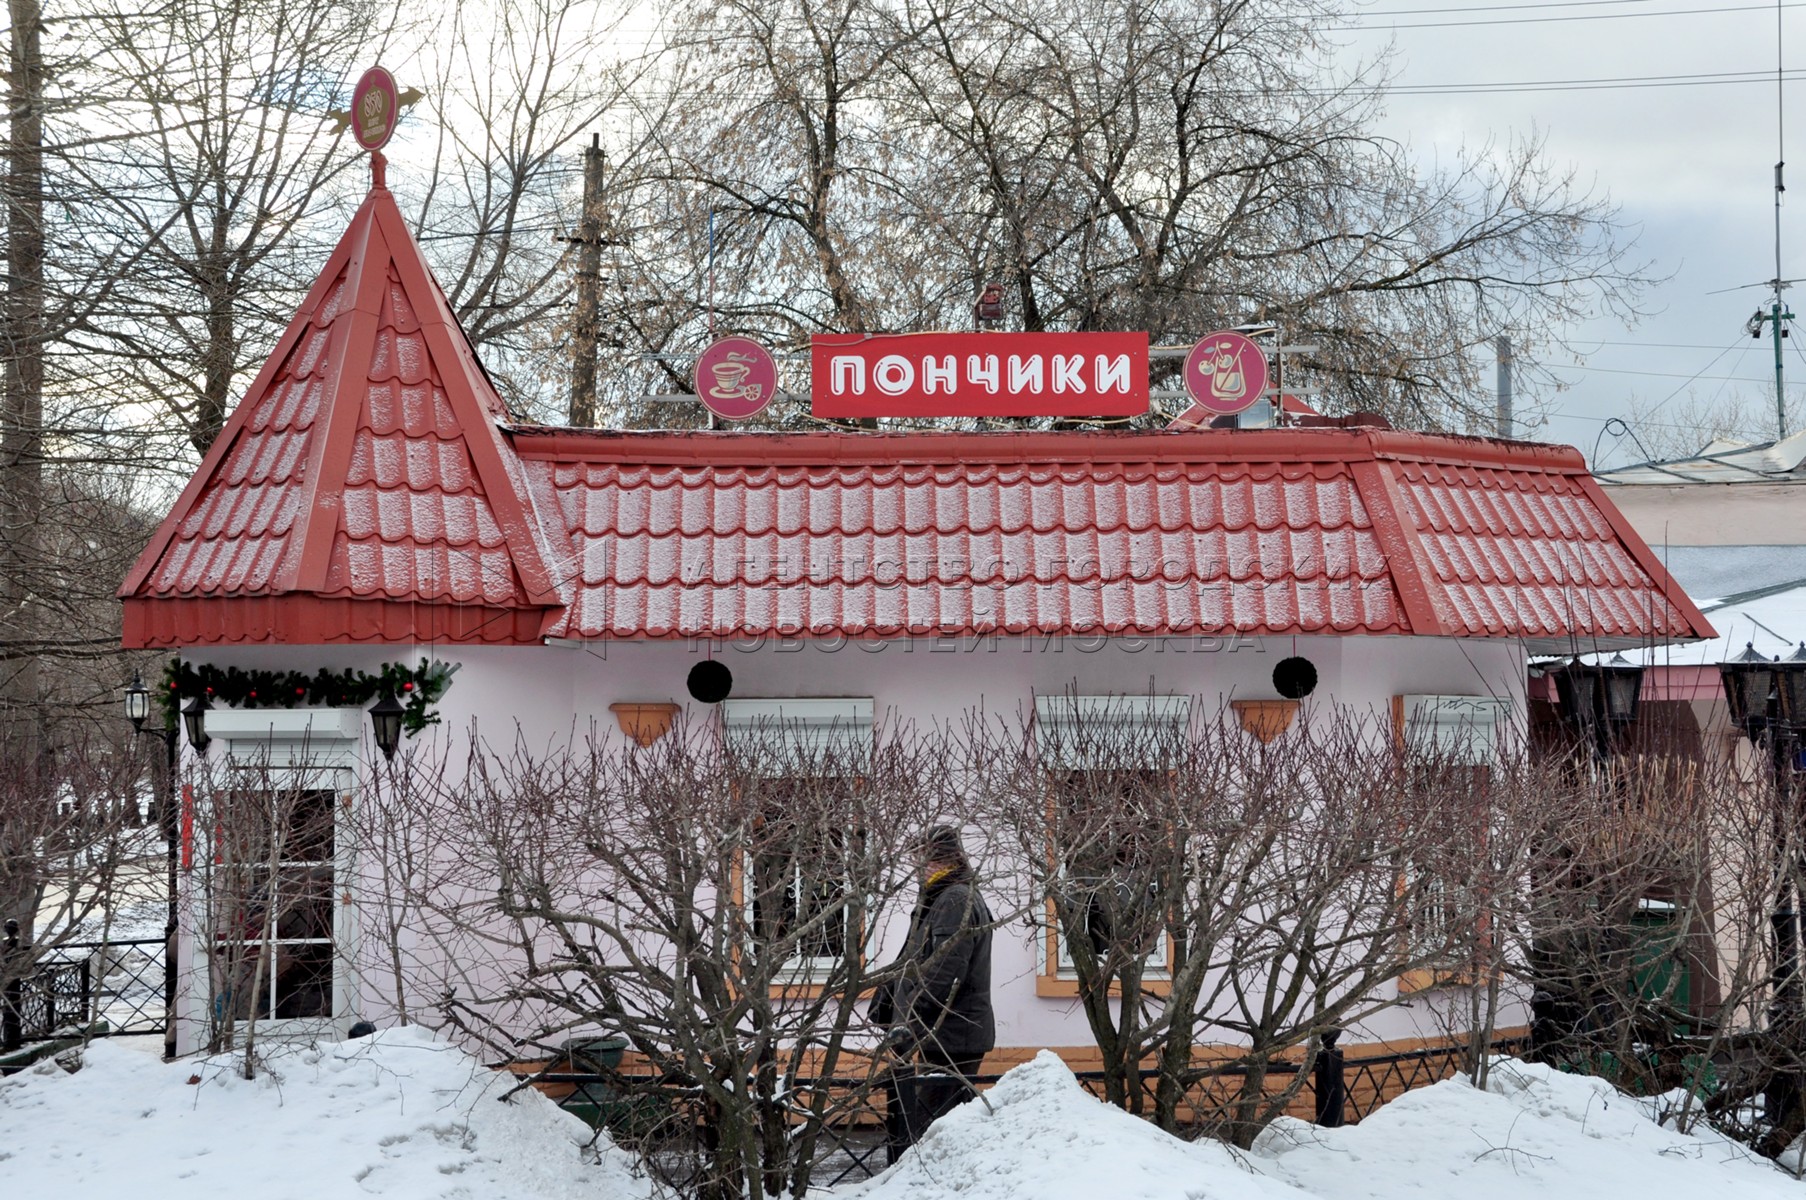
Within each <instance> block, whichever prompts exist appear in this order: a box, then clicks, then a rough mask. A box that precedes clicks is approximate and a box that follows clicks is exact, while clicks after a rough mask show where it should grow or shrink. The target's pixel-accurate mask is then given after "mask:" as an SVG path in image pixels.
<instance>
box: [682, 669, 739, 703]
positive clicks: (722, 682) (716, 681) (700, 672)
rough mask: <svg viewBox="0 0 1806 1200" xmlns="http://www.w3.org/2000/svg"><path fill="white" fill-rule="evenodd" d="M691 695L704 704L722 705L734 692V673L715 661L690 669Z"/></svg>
mask: <svg viewBox="0 0 1806 1200" xmlns="http://www.w3.org/2000/svg"><path fill="white" fill-rule="evenodd" d="M689 687H690V695H691V696H693V697H695V698H696V699H697V700H700V701H701V702H702V703H704V704H720V703H721V702H722V701H723V700H725V699H727V694H728V693H729V692H731V691H733V690H734V673H733V672H732V671H730V670H728V669H727V667H726V665H725V664H723V663H718V662H716V661H715V660H714V659H709V660H708V661H706V662H699V663H697V664H696V665H695V666H693V667H691V668H690V679H689Z"/></svg>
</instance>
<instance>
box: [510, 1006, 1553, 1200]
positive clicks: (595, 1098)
mask: <svg viewBox="0 0 1806 1200" xmlns="http://www.w3.org/2000/svg"><path fill="white" fill-rule="evenodd" d="M1528 1048H1529V1043H1528V1040H1527V1039H1500V1040H1497V1041H1494V1042H1493V1043H1492V1044H1491V1047H1490V1050H1489V1052H1490V1053H1493V1054H1518V1055H1521V1054H1523V1053H1525V1052H1526V1051H1527V1050H1528ZM1466 1057H1467V1050H1466V1049H1465V1048H1464V1047H1459V1046H1438V1047H1431V1048H1427V1049H1421V1050H1411V1051H1403V1052H1398V1053H1390V1054H1376V1055H1365V1056H1362V1057H1358V1058H1344V1057H1343V1056H1342V1055H1341V1054H1339V1053H1329V1054H1319V1055H1318V1059H1317V1067H1316V1069H1315V1071H1314V1072H1313V1075H1312V1078H1311V1079H1309V1080H1307V1081H1305V1082H1304V1083H1303V1084H1301V1085H1299V1087H1298V1088H1297V1090H1296V1093H1295V1095H1294V1096H1293V1097H1292V1098H1291V1099H1290V1101H1289V1103H1288V1104H1287V1108H1288V1111H1291V1112H1292V1113H1293V1114H1294V1115H1302V1116H1314V1117H1315V1119H1317V1120H1318V1121H1319V1122H1320V1123H1322V1124H1327V1125H1340V1124H1355V1123H1357V1122H1359V1121H1360V1120H1362V1119H1363V1118H1364V1117H1367V1116H1369V1115H1371V1114H1372V1113H1373V1112H1374V1111H1376V1110H1377V1109H1378V1108H1379V1107H1380V1106H1381V1105H1383V1104H1384V1103H1385V1102H1386V1101H1388V1100H1392V1099H1394V1098H1396V1097H1398V1096H1400V1095H1402V1094H1404V1093H1405V1092H1407V1091H1410V1090H1412V1089H1413V1088H1419V1087H1425V1086H1427V1085H1429V1084H1432V1083H1437V1082H1440V1081H1442V1080H1444V1079H1449V1078H1452V1077H1453V1076H1455V1075H1457V1074H1459V1073H1460V1072H1461V1070H1462V1069H1463V1067H1464V1066H1465V1063H1466ZM1247 1073H1248V1068H1247V1066H1246V1065H1242V1064H1233V1063H1231V1064H1225V1065H1224V1066H1222V1067H1221V1068H1217V1069H1214V1070H1206V1071H1204V1072H1202V1073H1201V1074H1200V1077H1199V1078H1198V1079H1197V1080H1196V1081H1195V1082H1194V1083H1193V1084H1192V1086H1191V1087H1190V1088H1189V1089H1188V1090H1187V1092H1186V1096H1185V1101H1184V1104H1183V1106H1182V1113H1183V1118H1182V1120H1181V1124H1180V1129H1179V1133H1180V1135H1181V1136H1184V1137H1189V1138H1197V1137H1206V1136H1212V1135H1215V1134H1217V1133H1219V1132H1222V1131H1223V1130H1224V1128H1225V1126H1227V1125H1228V1124H1229V1123H1230V1122H1231V1121H1233V1120H1234V1119H1235V1110H1234V1102H1235V1098H1236V1097H1237V1096H1238V1094H1239V1093H1241V1092H1242V1090H1243V1084H1244V1082H1245V1080H1246V1078H1247ZM1297 1074H1298V1064H1297V1063H1295V1062H1286V1061H1280V1062H1274V1063H1271V1064H1269V1065H1268V1066H1267V1067H1266V1068H1265V1071H1264V1076H1265V1077H1264V1079H1263V1080H1262V1088H1261V1091H1262V1095H1263V1096H1264V1097H1265V1098H1267V1099H1268V1100H1272V1101H1277V1100H1278V1099H1279V1098H1281V1097H1283V1096H1284V1094H1285V1092H1286V1090H1287V1089H1288V1088H1290V1087H1291V1086H1292V1085H1293V1083H1294V1081H1295V1079H1296V1077H1297ZM1077 1077H1078V1081H1079V1084H1080V1085H1081V1086H1082V1087H1084V1088H1085V1089H1086V1090H1087V1091H1088V1092H1090V1093H1091V1094H1092V1095H1094V1096H1097V1097H1099V1098H1100V1099H1101V1098H1103V1095H1104V1090H1105V1085H1104V1076H1103V1073H1102V1072H1099V1071H1084V1072H1078V1073H1077ZM999 1078H1000V1076H998V1075H980V1076H978V1078H977V1083H978V1084H979V1086H980V1087H981V1088H982V1087H985V1086H988V1085H990V1084H993V1083H995V1082H997V1080H998V1079H999ZM1157 1078H1158V1073H1157V1072H1154V1071H1145V1072H1143V1078H1142V1086H1143V1088H1144V1089H1146V1092H1147V1097H1148V1099H1149V1101H1150V1103H1149V1104H1147V1105H1146V1106H1145V1107H1146V1108H1147V1109H1148V1110H1150V1111H1151V1109H1152V1104H1151V1099H1152V1088H1153V1086H1154V1083H1155V1081H1156V1079H1157ZM536 1079H537V1080H538V1081H539V1082H542V1083H549V1084H571V1085H574V1086H575V1087H576V1089H577V1090H576V1091H575V1093H573V1095H572V1096H571V1097H567V1098H566V1099H565V1100H564V1101H561V1103H565V1104H567V1105H571V1104H573V1103H575V1104H577V1105H580V1106H584V1107H585V1115H586V1117H588V1118H590V1119H592V1120H596V1121H599V1122H601V1123H604V1124H606V1125H607V1126H608V1128H609V1131H610V1133H611V1134H612V1135H613V1136H614V1138H615V1140H616V1141H617V1142H619V1143H621V1144H622V1145H624V1146H626V1147H628V1148H630V1149H633V1150H635V1151H637V1152H639V1153H640V1154H641V1155H643V1156H644V1159H645V1161H646V1163H647V1165H648V1167H649V1168H650V1169H651V1170H652V1172H653V1173H654V1174H655V1175H656V1176H657V1177H658V1178H659V1180H660V1181H661V1182H662V1183H664V1184H665V1185H666V1186H668V1187H671V1188H673V1189H676V1190H677V1191H678V1192H679V1193H680V1194H690V1193H691V1192H692V1191H694V1190H695V1188H696V1186H697V1185H698V1184H699V1183H700V1182H701V1180H702V1179H703V1177H704V1175H705V1173H706V1172H707V1170H708V1167H709V1163H708V1157H709V1156H708V1148H707V1146H706V1144H705V1141H706V1137H707V1133H706V1128H705V1122H704V1120H703V1111H704V1104H703V1102H702V1100H701V1098H700V1097H699V1096H698V1095H697V1094H696V1092H695V1091H694V1090H693V1089H680V1088H673V1089H661V1088H659V1087H658V1086H657V1084H656V1083H654V1081H652V1080H649V1079H645V1078H636V1077H634V1076H632V1075H621V1074H609V1073H600V1074H596V1073H585V1072H551V1073H544V1074H541V1075H539V1076H536ZM824 1090H825V1091H826V1092H827V1094H828V1097H829V1100H828V1102H827V1103H826V1104H824V1105H823V1106H822V1107H823V1109H824V1111H825V1112H826V1113H827V1114H828V1115H827V1116H826V1118H825V1119H823V1118H817V1117H816V1116H815V1115H814V1114H813V1112H812V1111H811V1107H812V1102H813V1101H814V1099H815V1098H816V1097H817V1096H818V1095H819V1094H820V1093H822V1092H823V1091H824ZM775 1102H776V1103H778V1104H780V1105H782V1106H783V1108H784V1109H785V1116H786V1121H787V1122H788V1123H789V1125H790V1126H791V1128H792V1132H793V1134H797V1133H801V1132H802V1131H803V1130H804V1129H805V1128H806V1129H807V1133H808V1135H809V1136H812V1137H813V1138H814V1145H813V1151H812V1152H811V1153H810V1154H809V1155H808V1157H809V1160H810V1174H809V1179H810V1186H811V1187H812V1188H820V1187H834V1186H836V1185H838V1184H842V1183H849V1182H857V1181H859V1180H863V1179H867V1178H870V1177H871V1176H873V1175H876V1174H877V1173H878V1172H880V1171H882V1170H883V1169H884V1167H885V1165H886V1154H885V1144H884V1110H883V1101H882V1093H881V1091H880V1089H877V1088H875V1087H874V1086H873V1080H872V1079H869V1078H858V1077H851V1076H849V1077H846V1078H807V1079H798V1080H795V1081H793V1082H792V1084H791V1085H790V1088H789V1090H788V1091H787V1092H786V1093H785V1095H784V1096H783V1097H782V1098H779V1099H778V1100H776V1101H775Z"/></svg>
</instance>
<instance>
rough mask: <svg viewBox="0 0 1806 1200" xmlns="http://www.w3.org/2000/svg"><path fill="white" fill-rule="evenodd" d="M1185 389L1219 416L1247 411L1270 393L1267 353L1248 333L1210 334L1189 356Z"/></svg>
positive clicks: (1203, 406) (1186, 365) (1187, 357)
mask: <svg viewBox="0 0 1806 1200" xmlns="http://www.w3.org/2000/svg"><path fill="white" fill-rule="evenodd" d="M1185 390H1186V392H1187V394H1189V395H1190V396H1191V398H1192V399H1193V400H1195V401H1197V403H1198V404H1199V405H1200V406H1201V407H1202V408H1203V409H1204V411H1206V412H1208V413H1212V414H1214V415H1216V416H1219V417H1227V416H1233V415H1234V414H1236V413H1239V412H1243V411H1246V410H1247V409H1250V408H1253V407H1254V406H1255V404H1257V403H1258V402H1259V401H1260V400H1261V399H1262V398H1263V397H1264V396H1265V395H1266V392H1267V356H1266V355H1265V354H1264V353H1262V351H1261V348H1260V347H1259V346H1256V345H1255V344H1254V343H1253V342H1252V341H1250V340H1249V339H1248V337H1247V336H1246V335H1245V334H1240V333H1235V332H1233V331H1225V332H1222V333H1211V334H1206V335H1205V336H1203V337H1201V338H1199V339H1198V344H1197V345H1195V346H1193V347H1192V348H1191V353H1190V354H1188V355H1186V357H1185Z"/></svg>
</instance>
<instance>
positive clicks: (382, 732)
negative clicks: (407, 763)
mask: <svg viewBox="0 0 1806 1200" xmlns="http://www.w3.org/2000/svg"><path fill="white" fill-rule="evenodd" d="M404 711H406V710H404V709H403V708H402V706H401V701H399V700H397V699H396V698H395V697H394V696H392V695H385V696H383V698H382V699H380V700H378V701H377V702H376V703H375V704H372V705H371V706H370V726H371V729H372V730H374V731H375V734H376V748H377V749H379V750H381V751H382V752H383V759H384V760H385V761H388V762H393V761H394V760H395V750H396V748H397V747H399V746H400V745H401V714H402V713H403V712H404Z"/></svg>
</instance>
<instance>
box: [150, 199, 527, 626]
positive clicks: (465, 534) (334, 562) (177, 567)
mask: <svg viewBox="0 0 1806 1200" xmlns="http://www.w3.org/2000/svg"><path fill="white" fill-rule="evenodd" d="M504 415H505V413H504V410H503V406H502V403H501V401H500V399H499V398H498V397H497V396H496V394H495V390H494V388H493V387H491V386H490V384H489V381H488V379H487V377H486V376H484V374H483V372H482V368H481V367H480V366H478V364H477V360H476V355H475V353H474V352H473V351H472V350H471V347H470V344H469V342H468V341H467V340H466V339H465V337H464V333H463V331H462V330H461V329H460V328H459V326H458V323H457V320H456V318H455V317H454V316H453V314H452V312H451V309H450V307H449V305H448V304H447V303H446V300H445V296H444V293H443V292H442V291H441V290H440V288H439V286H438V284H437V282H436V281H434V279H433V278H432V275H431V272H430V271H429V270H428V268H427V266H426V264H425V262H424V260H423V259H422V258H421V255H420V250H419V247H418V246H417V245H416V244H415V242H414V240H413V238H412V237H411V236H410V235H409V233H408V232H407V227H406V225H405V224H404V223H403V221H402V219H401V214H400V212H399V211H398V210H397V209H396V207H395V201H394V200H393V198H392V197H391V196H390V194H389V192H388V191H387V189H385V188H383V187H382V186H380V185H378V186H377V187H376V188H374V189H373V190H372V191H371V193H370V195H369V197H368V198H367V199H366V200H365V201H364V203H363V206H362V207H361V208H359V209H358V212H357V215H356V216H355V217H354V218H353V219H352V222H351V225H350V228H349V229H347V231H346V233H345V236H344V237H343V238H342V239H341V240H340V242H339V245H338V247H337V248H336V249H335V250H334V251H333V253H332V256H331V258H330V259H329V260H328V262H327V265H326V268H325V270H324V271H322V272H321V275H320V279H319V282H318V283H316V284H315V286H314V288H313V290H312V291H311V292H310V293H309V295H308V297H307V299H306V300H305V301H304V302H303V304H302V306H301V309H300V311H299V312H298V313H297V314H296V316H295V318H294V320H293V321H292V322H291V323H290V325H289V327H288V330H287V331H286V332H285V333H284V334H283V336H282V339H281V340H280V341H279V342H278V344H277V346H276V349H275V351H274V352H273V353H272V354H271V356H270V359H269V361H268V362H267V363H266V364H265V366H264V368H263V371H262V372H261V373H260V374H259V375H258V377H257V379H256V380H255V381H254V382H253V383H252V385H251V387H250V390H249V391H248V392H247V393H246V395H245V398H244V400H243V402H242V403H241V404H240V405H239V407H238V409H237V410H236V411H235V412H234V413H233V415H232V418H231V419H230V420H229V421H228V422H227V424H226V426H225V428H224V430H223V431H222V432H221V434H220V436H219V438H218V439H217V440H216V441H215V443H214V445H213V447H212V449H211V450H210V451H209V453H208V455H207V457H206V460H205V461H204V462H203V463H202V465H201V468H200V470H199V471H198V472H196V474H195V476H194V478H193V479H192V480H191V481H190V482H189V484H188V487H187V489H186V490H185V491H184V492H183V494H182V497H181V499H180V500H179V501H178V503H177V505H176V508H175V510H174V511H173V512H172V513H171V514H170V516H169V517H168V518H167V519H166V520H165V521H164V522H163V524H162V525H161V526H160V527H159V528H158V530H157V532H156V534H155V535H154V536H153V538H152V539H151V542H150V545H149V546H147V547H146V549H145V551H144V553H143V554H142V555H141V556H140V557H139V559H138V562H137V563H136V565H135V566H134V567H133V569H132V572H131V574H130V575H129V576H128V577H127V579H126V582H125V585H124V587H123V588H122V589H121V595H122V596H123V597H124V598H125V599H126V617H127V625H128V627H127V640H128V642H132V641H134V640H138V641H142V642H145V643H147V644H170V643H174V642H178V641H182V642H186V641H190V640H198V641H211V640H223V641H240V640H262V639H264V638H269V637H272V636H273V637H275V639H276V640H344V639H345V637H346V636H348V635H347V634H345V633H340V634H339V635H338V636H336V637H332V638H330V639H327V638H323V637H322V636H321V635H323V634H326V633H331V632H333V631H332V629H331V623H332V622H343V621H344V620H345V616H344V614H347V613H349V614H352V620H351V622H350V626H351V627H353V628H357V629H359V630H361V631H363V636H367V637H372V638H380V637H382V636H383V633H382V631H383V630H387V629H392V628H395V627H396V623H397V620H398V619H399V618H400V617H402V616H403V615H404V614H405V611H406V610H405V608H404V609H403V612H402V613H396V612H390V611H387V609H388V607H389V606H394V605H401V606H414V605H419V604H430V605H444V606H457V607H461V608H465V609H473V608H474V609H480V610H486V611H487V612H488V613H489V616H488V618H486V620H487V625H486V626H484V628H485V631H486V633H488V634H492V635H498V636H499V635H502V634H503V631H506V634H507V636H512V635H513V634H514V633H515V632H516V631H517V630H524V629H527V628H533V629H534V630H535V631H536V630H537V628H538V627H539V626H541V625H543V623H544V619H545V616H546V611H547V608H548V606H552V605H557V604H558V602H559V597H558V596H557V594H556V593H555V591H554V590H553V589H552V587H551V586H550V583H549V577H548V575H547V572H546V570H545V567H544V562H543V553H544V547H543V545H542V539H543V532H542V530H541V528H540V525H539V522H538V520H537V518H536V517H535V516H534V514H533V513H532V512H531V509H530V506H529V505H527V504H525V503H524V502H523V500H524V497H523V489H522V488H521V487H520V484H519V478H518V472H519V464H518V460H516V459H515V457H514V455H513V453H512V452H511V451H510V450H509V448H508V447H507V445H506V443H505V442H504V440H503V438H502V436H501V433H500V430H499V429H498V425H497V422H498V420H499V419H500V418H502V417H503V416H504ZM278 596H286V597H311V598H315V599H321V600H324V599H331V600H341V601H351V602H354V603H353V604H351V605H350V607H347V606H346V605H343V604H341V605H336V606H329V607H328V608H325V609H317V611H318V612H320V613H322V614H324V613H332V614H336V615H335V616H333V617H325V616H322V617H320V618H319V619H310V620H309V621H307V622H305V625H306V628H301V629H287V628H285V622H284V621H283V620H281V619H277V620H276V621H275V622H274V627H273V628H272V627H271V625H270V623H269V614H270V613H272V612H277V613H280V612H281V611H285V610H279V609H278V610H272V609H271V608H270V606H268V605H267V604H266V605H263V606H259V608H258V611H260V612H261V613H263V614H264V617H263V618H262V619H253V618H251V617H249V616H248V615H247V614H249V613H250V612H251V611H252V610H251V609H249V608H246V607H244V606H242V605H239V606H233V607H229V608H218V609H210V610H208V612H209V613H210V614H211V616H212V617H217V618H219V619H218V620H210V619H209V617H207V616H203V617H200V618H199V624H200V626H201V627H202V628H203V630H204V632H202V633H200V634H199V636H196V634H195V632H194V631H193V630H191V629H189V628H188V626H189V625H191V624H192V623H194V622H195V621H196V619H197V618H196V616H195V613H196V611H197V610H196V609H195V608H194V606H193V605H192V604H190V605H188V606H187V607H186V608H185V609H184V608H182V607H181V606H177V605H173V604H170V603H151V604H147V603H143V602H145V601H152V602H173V601H177V600H188V601H193V600H204V599H228V598H230V599H248V598H252V597H265V598H267V597H278ZM291 607H292V606H291ZM297 611H299V610H297ZM309 611H315V609H310V610H309ZM472 615H473V614H471V613H470V612H466V613H464V614H463V616H461V617H459V618H457V622H458V623H459V624H460V625H470V624H472V623H473V622H472V620H471V618H472ZM322 622H325V623H326V624H324V625H323V624H322ZM477 624H482V622H477Z"/></svg>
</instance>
